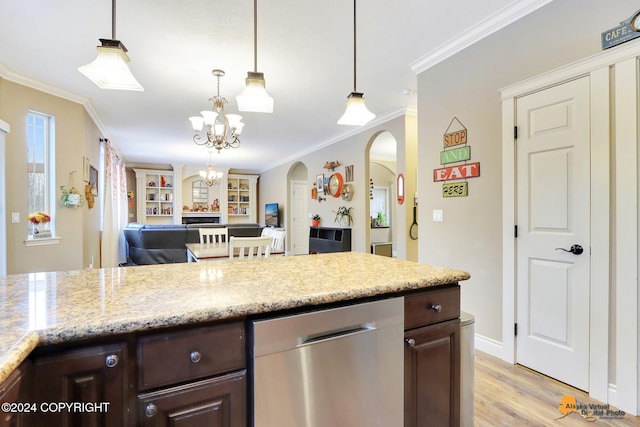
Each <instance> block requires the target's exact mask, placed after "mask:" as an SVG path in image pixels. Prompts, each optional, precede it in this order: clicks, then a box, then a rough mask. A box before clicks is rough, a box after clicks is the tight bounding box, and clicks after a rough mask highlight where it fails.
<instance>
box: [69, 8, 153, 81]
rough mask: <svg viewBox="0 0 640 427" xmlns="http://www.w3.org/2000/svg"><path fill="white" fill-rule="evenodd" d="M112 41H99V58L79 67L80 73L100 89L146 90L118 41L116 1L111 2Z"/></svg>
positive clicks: (124, 49)
mask: <svg viewBox="0 0 640 427" xmlns="http://www.w3.org/2000/svg"><path fill="white" fill-rule="evenodd" d="M111 33H112V34H111V37H112V38H111V39H98V40H100V42H101V43H102V45H101V46H97V47H96V50H97V51H98V57H97V58H96V59H95V60H94V61H93V62H92V63H90V64H86V65H82V66H80V67H78V71H80V72H81V73H82V74H84V75H85V76H87V77H88V78H89V80H91V81H92V82H94V83H95V84H96V85H97V86H98V87H99V88H100V89H116V90H136V91H143V90H144V88H143V87H142V86H141V85H140V83H138V81H137V80H136V78H135V77H133V74H131V70H130V69H129V65H128V63H129V57H128V56H127V53H126V52H127V48H126V47H124V44H122V42H120V40H116V39H115V38H116V0H112V1H111Z"/></svg>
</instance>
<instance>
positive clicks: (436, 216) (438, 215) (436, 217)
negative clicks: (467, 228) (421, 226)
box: [433, 209, 443, 222]
mask: <svg viewBox="0 0 640 427" xmlns="http://www.w3.org/2000/svg"><path fill="white" fill-rule="evenodd" d="M442 220H443V218H442V209H434V210H433V222H442Z"/></svg>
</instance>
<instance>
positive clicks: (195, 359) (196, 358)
mask: <svg viewBox="0 0 640 427" xmlns="http://www.w3.org/2000/svg"><path fill="white" fill-rule="evenodd" d="M189 359H191V361H192V362H193V363H198V362H199V361H200V359H202V355H201V354H200V352H199V351H192V352H191V354H190V355H189Z"/></svg>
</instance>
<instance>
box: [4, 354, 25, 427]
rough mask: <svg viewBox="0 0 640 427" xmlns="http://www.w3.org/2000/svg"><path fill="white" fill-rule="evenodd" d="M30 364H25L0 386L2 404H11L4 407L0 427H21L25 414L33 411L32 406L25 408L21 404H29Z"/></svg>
mask: <svg viewBox="0 0 640 427" xmlns="http://www.w3.org/2000/svg"><path fill="white" fill-rule="evenodd" d="M29 368H30V364H29V362H28V361H27V362H24V363H23V364H22V365H20V366H19V367H18V368H17V369H16V370H15V371H13V372H12V373H11V375H9V377H8V378H7V379H6V380H5V381H4V382H3V383H2V384H0V403H3V404H7V403H8V404H10V405H9V406H8V407H5V406H3V407H2V412H0V427H21V426H23V425H25V424H24V423H23V420H24V415H23V414H24V413H25V412H26V411H27V410H30V409H33V406H32V405H28V408H24V407H22V406H21V405H20V403H23V402H28V400H29V399H28V394H27V389H28V384H29V383H28V379H29V373H30V369H29Z"/></svg>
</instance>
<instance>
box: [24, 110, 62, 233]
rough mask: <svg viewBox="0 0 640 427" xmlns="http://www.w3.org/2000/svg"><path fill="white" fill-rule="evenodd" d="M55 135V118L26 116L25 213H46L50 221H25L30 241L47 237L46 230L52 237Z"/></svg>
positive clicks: (44, 115) (34, 115)
mask: <svg viewBox="0 0 640 427" xmlns="http://www.w3.org/2000/svg"><path fill="white" fill-rule="evenodd" d="M54 132H55V118H54V117H52V116H48V115H46V114H42V113H37V112H35V111H29V113H28V114H27V193H28V202H27V208H28V214H29V215H34V214H38V213H45V214H47V215H48V216H49V218H50V220H49V222H41V223H40V224H35V223H34V222H33V221H37V220H38V219H36V220H33V221H32V220H28V221H27V227H28V229H27V234H28V236H29V237H30V239H33V238H34V236H35V235H36V234H40V233H39V232H40V231H42V232H43V233H42V235H44V236H46V235H47V233H46V231H47V230H48V231H50V232H51V236H55V194H56V193H55V178H54V177H55V175H54V173H55V170H54V165H55V161H54V155H55V144H54V142H55V141H54V140H55V137H54ZM40 218H41V217H40ZM45 221H46V220H45Z"/></svg>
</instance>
